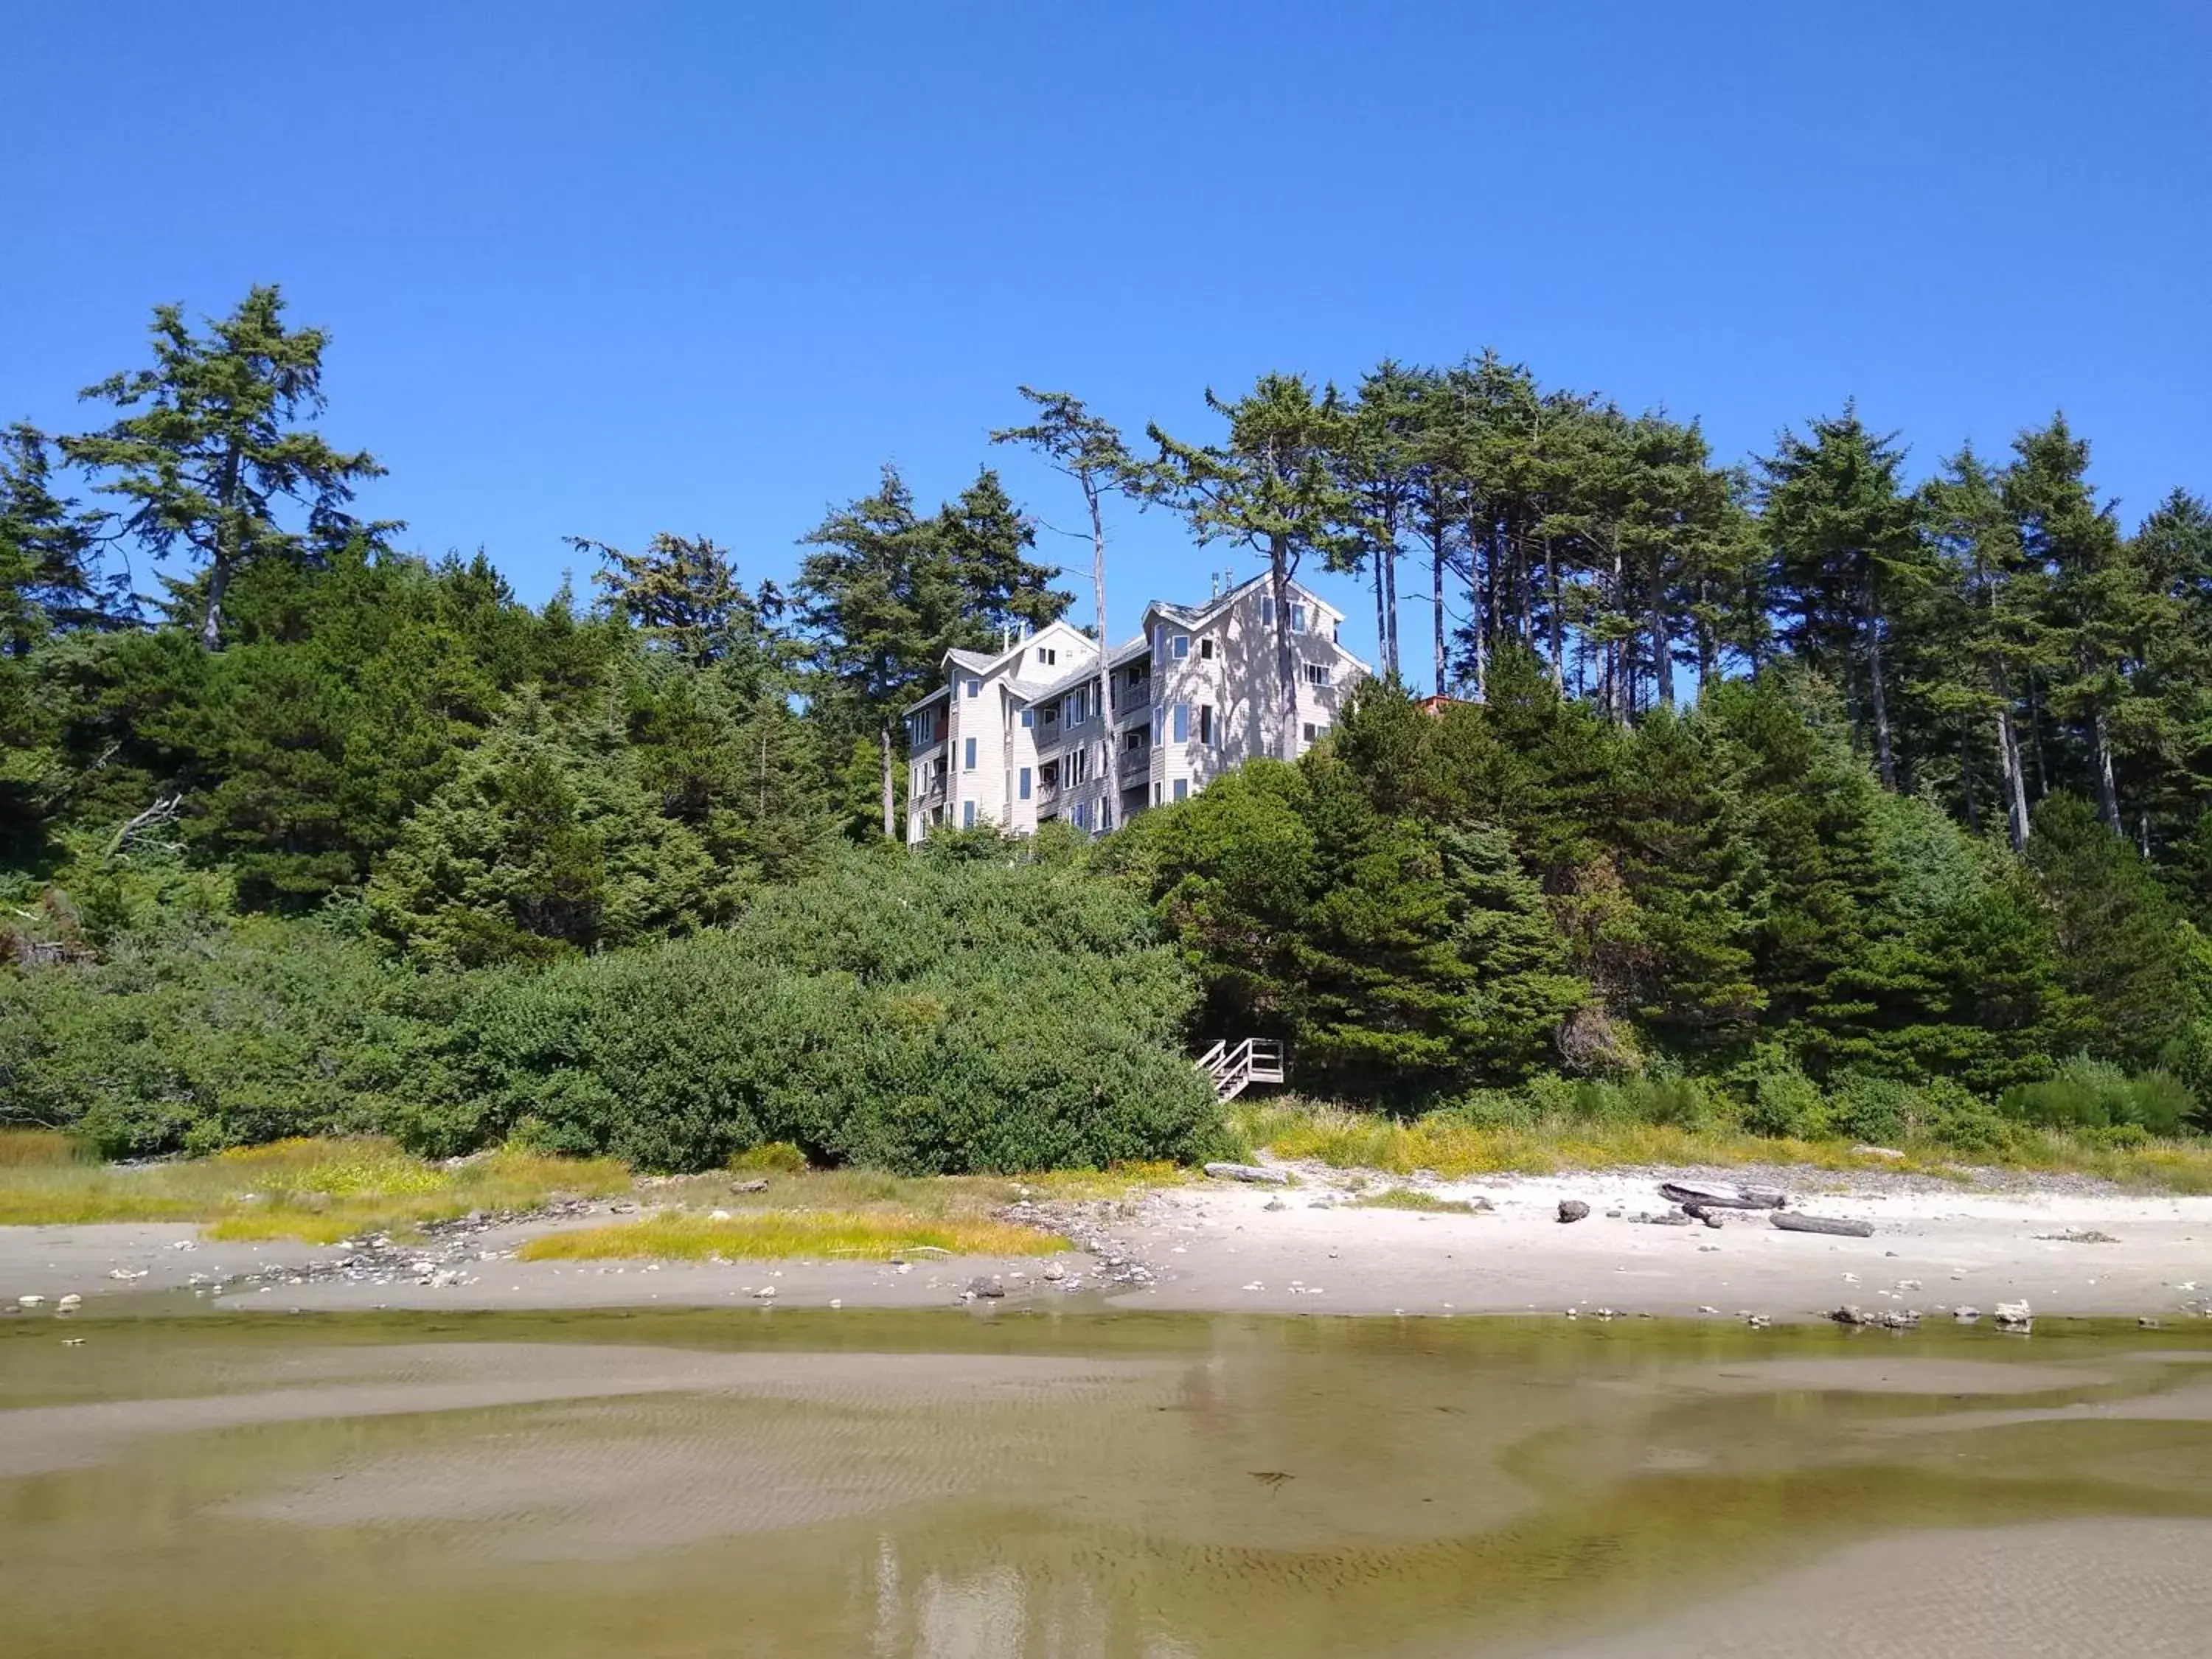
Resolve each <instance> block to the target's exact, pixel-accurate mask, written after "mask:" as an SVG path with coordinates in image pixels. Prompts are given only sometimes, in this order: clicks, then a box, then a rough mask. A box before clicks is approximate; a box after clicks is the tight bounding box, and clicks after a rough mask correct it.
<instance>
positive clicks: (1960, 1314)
mask: <svg viewBox="0 0 2212 1659" xmlns="http://www.w3.org/2000/svg"><path fill="white" fill-rule="evenodd" d="M1981 1316H1982V1310H1980V1309H1979V1308H1963V1307H1962V1308H1954V1309H1952V1310H1951V1317H1952V1318H1954V1319H1955V1320H1957V1321H1958V1322H1960V1324H1961V1325H1971V1324H1972V1323H1973V1322H1975V1321H1976V1320H1978V1319H1979V1318H1980V1317H1981Z"/></svg>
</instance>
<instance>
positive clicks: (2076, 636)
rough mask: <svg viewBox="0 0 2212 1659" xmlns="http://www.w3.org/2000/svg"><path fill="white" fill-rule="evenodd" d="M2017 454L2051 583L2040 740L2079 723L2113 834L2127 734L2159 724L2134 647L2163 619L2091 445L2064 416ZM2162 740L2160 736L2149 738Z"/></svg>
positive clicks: (2033, 553) (2032, 533) (2079, 753)
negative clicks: (2106, 499) (2093, 476)
mask: <svg viewBox="0 0 2212 1659" xmlns="http://www.w3.org/2000/svg"><path fill="white" fill-rule="evenodd" d="M2013 449H2014V453H2015V456H2016V457H2017V459H2016V460H2015V463H2014V465H2013V466H2012V467H2011V468H2010V470H2009V471H2008V472H2007V473H2006V475H2005V481H2004V501H2005V509H2006V511H2007V512H2008V513H2009V514H2010V515H2011V517H2012V520H2013V522H2014V525H2015V528H2016V530H2017V532H2018V533H2019V536H2020V540H2021V550H2022V552H2023V555H2024V556H2025V558H2026V560H2027V563H2028V565H2029V566H2030V567H2031V568H2033V569H2034V570H2036V571H2038V572H2039V574H2041V576H2042V577H2043V579H2044V582H2045V588H2044V592H2045V595H2046V599H2045V609H2044V614H2043V617H2042V618H2041V621H2042V623H2043V629H2044V642H2045V659H2044V660H2045V677H2046V678H2045V679H2044V682H2043V688H2044V690H2045V694H2046V701H2045V704H2044V706H2043V707H2042V708H2035V707H2034V706H2033V705H2031V708H2032V717H2033V718H2035V719H2036V720H2037V725H2038V731H2037V734H2036V735H2037V741H2038V743H2039V744H2040V742H2041V732H2040V726H2041V718H2042V716H2043V715H2044V714H2045V713H2046V712H2047V713H2048V714H2050V715H2051V716H2055V717H2056V718H2057V720H2061V721H2063V722H2065V723H2067V724H2069V725H2070V726H2072V727H2073V732H2072V734H2071V736H2072V743H2071V744H2070V748H2071V750H2072V757H2074V758H2073V760H2072V764H2071V765H2070V766H2069V773H2070V775H2073V776H2075V777H2078V778H2081V779H2082V781H2085V782H2086V783H2087V786H2088V787H2089V789H2090V791H2091V792H2092V793H2093V794H2094V796H2095V798H2096V801H2097V810H2098V813H2099V815H2100V817H2103V819H2104V820H2105V823H2106V826H2107V827H2108V828H2109V829H2111V830H2112V833H2113V834H2115V835H2119V834H2122V833H2124V829H2123V825H2122V823H2121V813H2120V798H2119V788H2118V778H2117V775H2116V763H2115V754H2116V750H2117V746H2118V741H2119V734H2120V733H2121V732H2123V731H2128V732H2134V731H2135V729H2136V726H2137V723H2138V722H2142V723H2143V724H2144V725H2145V726H2154V724H2155V711H2154V708H2153V707H2152V706H2150V705H2148V704H2142V703H2139V702H2137V700H2136V698H2135V697H2134V696H2133V693H2132V688H2131V686H2130V684H2129V678H2128V669H2129V665H2130V657H2131V655H2132V653H2131V650H2130V647H2131V645H2133V644H2134V643H2135V642H2136V641H2139V640H2141V639H2142V637H2143V635H2145V634H2146V633H2148V632H2151V631H2154V630H2155V629H2157V627H2158V626H2159V623H2158V622H2157V621H2156V620H2155V619H2154V617H2152V616H2151V615H2149V614H2148V613H2149V611H2150V610H2151V608H2152V607H2154V605H2156V604H2157V599H2156V598H2155V596H2154V595H2153V594H2152V593H2151V592H2149V591H2148V587H2147V586H2146V585H2145V583H2144V582H2143V581H2142V573H2141V572H2140V571H2139V570H2138V569H2137V568H2136V566H2135V563H2134V562H2133V560H2132V559H2131V558H2130V557H2129V556H2128V550H2127V548H2126V547H2125V546H2124V544H2123V542H2122V539H2121V537H2120V532H2119V526H2118V522H2117V521H2116V520H2115V517H2114V514H2113V513H2112V508H2111V507H2109V506H2103V505H2100V503H2099V502H2098V501H2096V500H2095V498H2094V496H2093V495H2092V494H2091V492H2090V489H2089V484H2088V478H2087V471H2088V465H2089V446H2088V445H2087V443H2086V442H2083V441H2081V440H2079V439H2077V438H2075V436H2074V435H2073V432H2072V430H2071V429H2070V428H2069V427H2068V426H2067V424H2066V421H2065V417H2064V416H2056V417H2054V418H2053V419H2052V421H2051V424H2050V425H2049V426H2047V427H2045V428H2041V429H2040V430H2038V431H2033V432H2027V433H2023V434H2021V436H2020V438H2019V439H2018V440H2017V441H2015V444H2014V445H2013ZM2142 737H2143V738H2144V739H2145V740H2148V741H2149V742H2151V743H2153V744H2155V741H2156V739H2155V737H2154V736H2152V735H2150V734H2149V733H2148V732H2145V733H2143V734H2142Z"/></svg>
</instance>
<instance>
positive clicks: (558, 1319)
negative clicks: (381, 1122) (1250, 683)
mask: <svg viewBox="0 0 2212 1659" xmlns="http://www.w3.org/2000/svg"><path fill="white" fill-rule="evenodd" d="M2191 1335H2192V1334H2191V1333H2187V1332H2166V1333H2140V1332H2137V1331H2136V1330H2133V1329H2131V1328H2130V1329H2121V1328H2112V1327H2100V1326H2094V1325H2087V1324H2084V1325H2080V1326H2072V1327H2057V1328H2049V1329H2047V1330H2046V1329H2045V1328H2039V1329H2038V1331H2037V1332H2036V1334H2034V1335H2033V1337H2030V1338H2026V1339H2022V1338H2016V1337H2011V1336H2003V1335H1999V1334H1996V1333H1994V1332H1990V1331H1986V1330H1954V1329H1951V1328H1944V1329H1941V1330H1929V1331H1924V1332H1916V1333H1904V1334H1899V1333H1888V1332H1875V1331H1859V1332H1846V1331H1840V1330H1835V1329H1831V1328H1825V1327H1824V1328H1799V1329H1780V1328H1778V1329H1772V1330H1762V1331H1752V1330H1747V1329H1745V1328H1741V1327H1737V1326H1734V1325H1728V1324H1722V1323H1719V1322H1715V1323H1713V1324H1711V1325H1697V1326H1686V1325H1680V1324H1668V1323H1662V1322H1652V1321H1642V1320H1638V1321H1622V1322H1614V1323H1611V1324H1594V1323H1589V1322H1584V1323H1582V1324H1577V1325H1570V1324H1566V1323H1565V1322H1548V1321H1518V1320H1480V1319H1461V1320H1405V1321H1400V1320H1373V1319H1370V1320H1358V1319H1288V1318H1257V1317H1234V1316H1223V1317H1206V1316H1147V1315H1145V1314H1141V1313H1131V1312H1104V1313H1090V1314H1046V1313H1023V1312H1020V1311H1017V1310H1005V1311H1001V1312H999V1313H997V1314H995V1315H993V1316H987V1317H985V1316H973V1315H969V1314H966V1313H959V1312H951V1311H948V1312H944V1313H933V1314H911V1313H864V1312H838V1313H808V1312H799V1311H796V1310H776V1311H772V1312H771V1311H764V1310H745V1311H744V1312H742V1313H736V1312H688V1311H684V1312H678V1311H671V1312H659V1311H652V1312H644V1311H640V1312H632V1313H626V1314H625V1313H605V1312H594V1313H580V1314H567V1315H552V1314H483V1315H471V1316H459V1317H447V1318H435V1317H427V1316H384V1315H364V1316H331V1317H309V1316H302V1317H286V1316H282V1315H274V1316H270V1315H258V1314H245V1313H223V1314H210V1315H204V1316H190V1317H168V1316H144V1317H138V1318H110V1319H103V1320H99V1321H94V1320H88V1319H77V1320H70V1321H64V1320H57V1319H52V1318H24V1317H18V1318H11V1319H9V1320H6V1321H4V1322H0V1652H4V1653H5V1654H7V1655H9V1656H10V1659H33V1656H36V1659H46V1656H55V1659H60V1656H71V1659H75V1656H85V1659H91V1656H99V1659H135V1656H142V1655H143V1656H163V1659H203V1656H206V1659H213V1656H218V1655H220V1656H224V1659H236V1656H246V1655H270V1656H310V1655H312V1656H317V1659H353V1656H361V1659H371V1656H373V1659H447V1656H462V1655H468V1656H472V1659H501V1656H507V1655H517V1656H520V1655H529V1656H533V1659H539V1656H554V1659H559V1656H570V1655H579V1656H580V1655H623V1656H629V1659H659V1656H692V1655H701V1656H705V1655H718V1656H720V1655H752V1654H763V1655H766V1654H775V1655H816V1654H820V1655H844V1654H853V1655H867V1656H908V1655H927V1656H945V1659H952V1656H960V1659H967V1656H980V1659H992V1656H1009V1659H1011V1656H1038V1659H1047V1656H1049V1659H1081V1656H1098V1659H1107V1656H1115V1659H1118V1656H1125V1655H1126V1656H1146V1659H1168V1656H1193V1659H1195V1656H1214V1655H1225V1656H1244V1655H1266V1656H1270V1659H1274V1656H1285V1659H1287V1656H1304V1655H1339V1656H1340V1655H1367V1654H1375V1655H1398V1654H1417V1655H1447V1654H1449V1655H1486V1656H1487V1655H1545V1656H1567V1655H1574V1656H1584V1659H1597V1656H1604V1659H1668V1656H1680V1659H1693V1656H1695V1659H1708V1656H1728V1655H1734V1654H1738V1653H1741V1654H1745V1655H1750V1654H1755V1653H1756V1654H1771V1653H1772V1652H1774V1651H1777V1650H1780V1649H1783V1648H1784V1647H1785V1645H1786V1647H1787V1648H1788V1649H1790V1650H1802V1651H1819V1652H1820V1653H1822V1654H1824V1655H1843V1656H1860V1655H1865V1656H1881V1659H1889V1656H1906V1659H1911V1656H1920V1655H1923V1654H1924V1655H1942V1656H1943V1659H1980V1656H1983V1655H1989V1656H1996V1655H2000V1654H2002V1655H2012V1654H2015V1653H2019V1652H2039V1653H2051V1654H2065V1655H2068V1656H2073V1659H2097V1656H2100V1655H2104V1654H2112V1655H2118V1654H2123V1653H2124V1654H2127V1655H2129V1656H2130V1659H2142V1656H2160V1655H2173V1656H2191V1659H2201V1656H2204V1655H2206V1654H2212V1573H2208V1572H2207V1571H2206V1564H2207V1563H2212V1336H2208V1334H2206V1333H2202V1332H2200V1333H2196V1334H2194V1336H2195V1340H2194V1341H2192V1340H2191ZM1808 1644H1809V1645H1808Z"/></svg>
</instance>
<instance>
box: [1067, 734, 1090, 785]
mask: <svg viewBox="0 0 2212 1659" xmlns="http://www.w3.org/2000/svg"><path fill="white" fill-rule="evenodd" d="M1060 762H1061V764H1062V767H1063V768H1064V769H1065V770H1066V773H1067V781H1068V782H1070V783H1081V782H1082V781H1084V780H1085V779H1086V778H1088V777H1089V776H1090V775H1091V745H1090V744H1087V743H1086V744H1080V745H1079V746H1078V747H1076V748H1073V749H1071V750H1068V751H1067V752H1066V754H1065V755H1063V756H1061V757H1060Z"/></svg>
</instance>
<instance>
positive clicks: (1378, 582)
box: [1375, 547, 1390, 679]
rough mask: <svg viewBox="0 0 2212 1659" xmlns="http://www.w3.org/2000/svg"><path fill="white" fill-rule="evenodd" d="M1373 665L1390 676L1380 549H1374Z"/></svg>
mask: <svg viewBox="0 0 2212 1659" xmlns="http://www.w3.org/2000/svg"><path fill="white" fill-rule="evenodd" d="M1375 666H1376V668H1377V669H1378V670H1379V671H1381V672H1382V674H1383V678H1385V679H1388V678H1389V676H1390V606H1389V601H1388V600H1387V599H1385V598H1384V597H1383V550H1382V549H1381V548H1379V547H1378V548H1376V550H1375Z"/></svg>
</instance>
